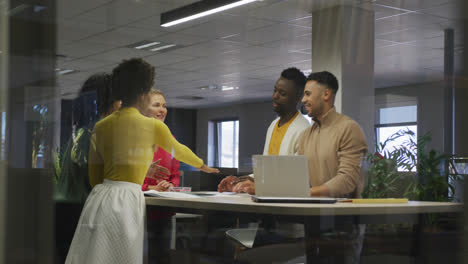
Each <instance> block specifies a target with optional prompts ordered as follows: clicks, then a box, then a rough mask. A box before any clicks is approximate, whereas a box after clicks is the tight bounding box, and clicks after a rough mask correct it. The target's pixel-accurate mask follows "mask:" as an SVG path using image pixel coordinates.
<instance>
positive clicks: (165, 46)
mask: <svg viewBox="0 0 468 264" xmlns="http://www.w3.org/2000/svg"><path fill="white" fill-rule="evenodd" d="M174 46H176V44H169V45H164V46H161V47H157V48H154V49H150V50H151V51H158V50H163V49H168V48H172V47H174Z"/></svg>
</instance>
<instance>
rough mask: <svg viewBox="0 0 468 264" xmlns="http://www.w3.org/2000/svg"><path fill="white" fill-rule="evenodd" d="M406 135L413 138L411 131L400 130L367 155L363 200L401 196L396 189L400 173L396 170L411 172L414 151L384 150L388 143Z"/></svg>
mask: <svg viewBox="0 0 468 264" xmlns="http://www.w3.org/2000/svg"><path fill="white" fill-rule="evenodd" d="M406 135H410V136H414V133H413V132H412V131H411V130H400V131H398V132H397V133H395V134H393V135H391V136H390V137H389V138H387V139H386V140H385V141H384V142H382V143H377V144H376V152H375V153H374V154H369V155H367V162H368V163H369V164H370V167H369V170H368V173H367V185H366V186H365V188H364V191H363V194H362V196H363V197H365V198H390V197H398V196H399V195H400V196H401V195H403V192H399V190H398V187H399V185H400V184H399V183H400V181H401V179H402V173H401V172H399V171H398V168H401V169H405V170H407V171H411V170H412V169H413V167H414V163H415V161H414V160H415V158H414V157H415V156H414V154H413V152H414V149H412V148H408V147H404V146H402V147H399V148H394V149H393V150H388V149H386V147H387V145H388V144H389V143H390V142H393V141H395V140H396V139H398V138H401V137H404V136H406Z"/></svg>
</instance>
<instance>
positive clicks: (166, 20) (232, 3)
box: [161, 0, 257, 27]
mask: <svg viewBox="0 0 468 264" xmlns="http://www.w3.org/2000/svg"><path fill="white" fill-rule="evenodd" d="M255 1H257V0H204V1H199V2H195V3H193V4H190V5H186V6H183V7H180V8H177V9H174V10H172V11H168V12H165V13H162V14H161V26H162V27H170V26H174V25H177V24H180V23H184V22H187V21H190V20H194V19H197V18H200V17H204V16H208V15H211V14H214V13H218V12H221V11H224V10H228V9H231V8H234V7H238V6H241V5H245V4H248V3H252V2H255Z"/></svg>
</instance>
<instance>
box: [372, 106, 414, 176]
mask: <svg viewBox="0 0 468 264" xmlns="http://www.w3.org/2000/svg"><path fill="white" fill-rule="evenodd" d="M378 119H379V122H378V123H379V124H378V125H376V138H377V142H379V144H382V143H384V142H385V141H386V140H387V139H388V138H390V137H391V136H392V135H394V134H395V133H397V132H398V131H401V130H409V131H411V132H413V133H414V135H413V136H412V137H413V139H414V140H416V139H417V137H418V126H417V106H416V105H411V106H398V107H387V108H380V109H379V113H378ZM410 137H411V136H410V135H404V136H402V137H398V138H396V139H394V140H391V141H388V142H387V143H386V145H385V148H384V149H382V150H380V152H381V153H382V152H385V151H392V150H394V149H395V148H399V147H400V146H407V147H409V145H408V144H409V140H410ZM414 151H416V150H414ZM414 154H416V153H414ZM413 165H416V164H413ZM398 171H408V170H407V169H404V168H399V169H398ZM411 171H416V166H414V167H413V169H412V170H411Z"/></svg>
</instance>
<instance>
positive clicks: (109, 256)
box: [65, 180, 145, 264]
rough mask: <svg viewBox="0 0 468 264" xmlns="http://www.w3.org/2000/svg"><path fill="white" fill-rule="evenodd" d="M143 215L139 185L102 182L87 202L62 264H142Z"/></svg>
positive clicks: (142, 199) (143, 200)
mask: <svg viewBox="0 0 468 264" xmlns="http://www.w3.org/2000/svg"><path fill="white" fill-rule="evenodd" d="M144 216H145V198H144V196H143V193H142V191H141V186H140V185H138V184H136V183H131V182H122V181H111V180H104V183H102V184H98V185H96V186H95V187H94V188H93V190H92V191H91V193H90V194H89V196H88V199H87V200H86V203H85V205H84V208H83V211H82V212H81V216H80V220H79V222H78V226H77V228H76V231H75V235H74V236H73V240H72V243H71V245H70V250H69V251H68V255H67V260H66V261H65V263H66V264H119V263H122V264H124V263H125V264H140V263H143V237H144Z"/></svg>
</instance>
